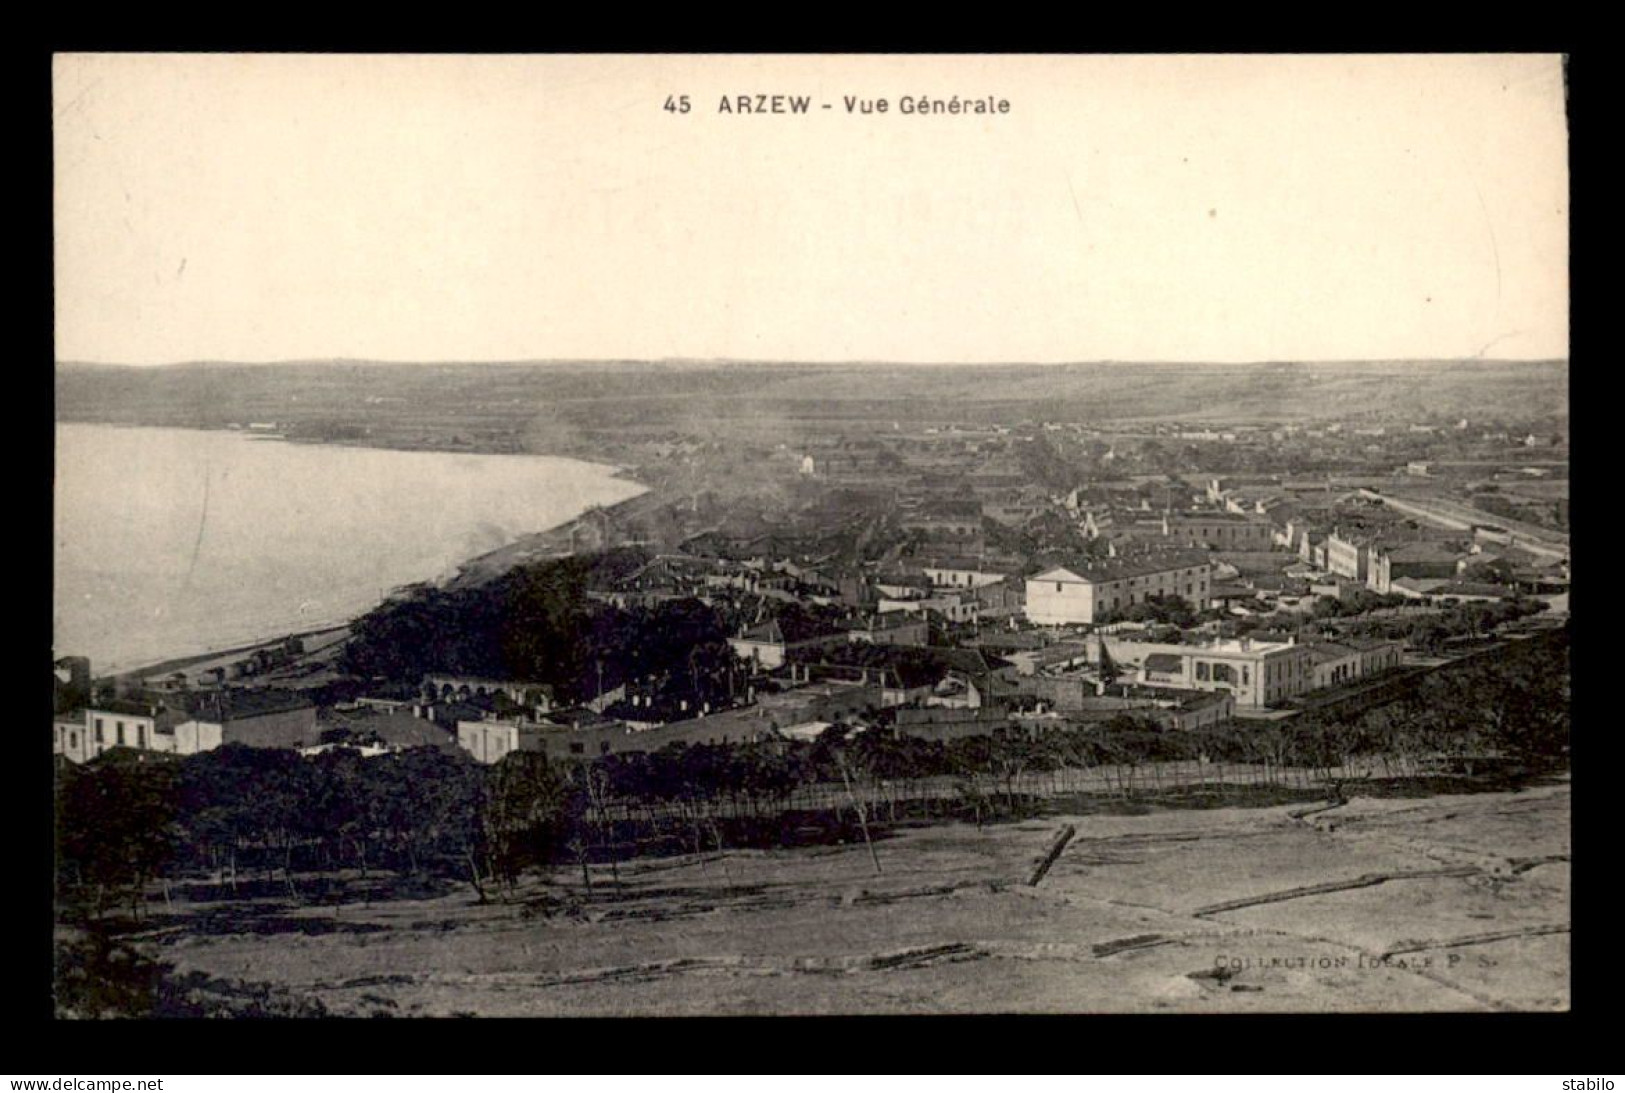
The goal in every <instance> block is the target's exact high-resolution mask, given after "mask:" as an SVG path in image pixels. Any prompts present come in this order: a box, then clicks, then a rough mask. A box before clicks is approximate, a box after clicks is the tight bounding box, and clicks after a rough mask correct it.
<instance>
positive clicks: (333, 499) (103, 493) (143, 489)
mask: <svg viewBox="0 0 1625 1093" xmlns="http://www.w3.org/2000/svg"><path fill="white" fill-rule="evenodd" d="M642 492H644V489H643V487H642V486H640V485H638V484H637V483H635V482H631V481H629V480H627V479H624V478H617V477H615V468H613V467H606V466H602V465H599V464H593V463H584V462H580V461H577V460H572V459H560V458H554V457H549V456H530V455H474V454H463V453H452V452H404V451H390V450H385V449H375V448H352V447H340V446H333V445H310V444H294V443H288V442H284V441H280V440H274V439H256V438H255V437H254V436H253V434H249V433H243V432H235V431H231V432H207V431H201V430H189V429H164V428H142V427H125V426H111V425H91V424H73V423H59V424H58V425H57V427H56V482H55V501H56V504H55V521H54V522H55V529H54V534H55V540H54V542H55V550H54V552H53V555H54V557H53V624H54V625H53V635H52V639H53V645H54V647H55V655H56V656H58V657H60V656H67V655H70V654H72V655H80V656H88V657H90V658H91V666H92V669H93V670H94V671H95V672H96V673H97V674H102V673H104V672H108V671H121V670H127V669H130V668H133V667H139V666H141V665H145V664H151V663H155V662H157V661H159V660H163V659H167V658H170V657H176V656H187V655H191V654H194V653H201V652H205V651H209V650H214V649H222V648H226V647H229V646H232V645H240V644H246V643H249V642H253V641H259V640H265V639H269V638H274V637H277V636H280V635H282V634H287V633H292V632H295V631H299V630H309V629H315V628H317V627H320V626H325V625H331V624H338V623H342V622H344V621H347V620H348V619H350V618H352V617H354V616H355V615H357V614H359V613H361V612H363V611H365V610H367V609H368V608H370V607H371V606H373V605H375V604H377V603H378V602H379V601H381V600H382V599H383V598H384V597H385V596H386V595H388V593H389V592H390V591H391V590H392V589H394V588H396V587H398V586H400V585H403V584H410V583H413V582H417V581H425V580H438V579H442V578H445V577H447V576H450V575H451V574H453V573H455V571H456V570H457V568H458V566H459V565H460V564H461V563H463V562H466V561H467V560H468V559H470V558H472V557H475V556H477V555H479V554H483V553H485V552H487V551H490V550H495V549H497V548H498V547H502V546H506V545H507V544H509V543H512V542H514V541H515V540H517V539H518V538H520V537H522V536H524V535H528V534H532V533H534V532H538V531H543V530H546V529H548V528H552V527H557V526H558V525H560V524H563V523H566V522H568V521H570V520H572V519H574V518H575V517H576V516H579V515H580V514H581V513H582V512H584V511H586V510H587V509H588V508H589V507H591V506H593V505H611V504H615V503H617V502H619V501H623V500H626V499H627V498H630V497H634V496H636V495H638V494H640V493H642Z"/></svg>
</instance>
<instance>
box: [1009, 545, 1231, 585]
mask: <svg viewBox="0 0 1625 1093" xmlns="http://www.w3.org/2000/svg"><path fill="white" fill-rule="evenodd" d="M1209 564H1210V562H1209V560H1208V556H1207V554H1206V553H1200V552H1196V551H1169V552H1166V553H1161V554H1145V555H1140V556H1138V557H1133V558H1106V559H1097V558H1072V559H1069V560H1065V561H1062V562H1061V563H1060V564H1059V565H1056V566H1052V567H1050V568H1049V569H1046V570H1044V572H1043V573H1040V574H1038V579H1045V578H1046V577H1047V575H1048V574H1050V573H1053V572H1055V571H1056V570H1065V571H1067V572H1069V573H1071V574H1073V575H1074V576H1077V577H1079V578H1082V579H1083V580H1085V581H1089V582H1094V581H1119V580H1124V579H1126V578H1129V577H1144V576H1149V575H1151V574H1154V573H1167V572H1169V571H1170V570H1174V569H1191V568H1194V567H1196V566H1205V565H1209Z"/></svg>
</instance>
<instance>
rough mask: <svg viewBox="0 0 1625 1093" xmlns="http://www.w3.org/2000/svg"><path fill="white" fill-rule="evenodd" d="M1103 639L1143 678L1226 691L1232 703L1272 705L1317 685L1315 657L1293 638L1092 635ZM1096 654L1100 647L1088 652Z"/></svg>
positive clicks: (1166, 684) (1159, 683) (1114, 654)
mask: <svg viewBox="0 0 1625 1093" xmlns="http://www.w3.org/2000/svg"><path fill="white" fill-rule="evenodd" d="M1089 640H1090V641H1091V642H1093V641H1102V642H1104V643H1106V648H1107V649H1108V650H1109V651H1110V653H1111V656H1112V659H1113V660H1114V661H1115V662H1117V663H1118V664H1119V665H1120V666H1121V665H1129V666H1133V667H1137V668H1139V669H1140V678H1141V680H1142V681H1143V682H1145V683H1149V684H1153V685H1156V686H1163V687H1179V688H1184V689H1186V690H1193V691H1227V692H1229V693H1230V694H1232V695H1234V696H1235V700H1236V705H1237V706H1242V707H1249V708H1253V709H1258V708H1262V707H1265V706H1271V705H1274V704H1275V703H1277V702H1281V701H1283V700H1284V699H1288V698H1291V697H1293V696H1294V695H1300V694H1303V693H1304V692H1305V691H1309V690H1313V689H1314V687H1315V672H1314V668H1315V658H1314V655H1313V654H1312V653H1311V652H1310V650H1309V647H1308V646H1305V645H1298V644H1297V643H1295V642H1291V641H1285V642H1278V641H1255V640H1253V639H1251V638H1226V639H1222V640H1214V641H1209V642H1204V643H1203V644H1200V645H1166V644H1162V643H1160V642H1145V641H1127V640H1118V639H1116V638H1112V637H1106V636H1101V637H1091V638H1090V639H1089ZM1092 659H1095V660H1098V659H1099V657H1098V653H1097V654H1095V656H1094V657H1093V658H1092Z"/></svg>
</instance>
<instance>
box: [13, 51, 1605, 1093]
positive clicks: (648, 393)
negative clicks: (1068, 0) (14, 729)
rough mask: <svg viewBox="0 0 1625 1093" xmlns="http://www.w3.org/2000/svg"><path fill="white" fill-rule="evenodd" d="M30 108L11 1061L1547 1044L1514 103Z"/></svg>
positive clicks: (1174, 74) (1418, 97)
mask: <svg viewBox="0 0 1625 1093" xmlns="http://www.w3.org/2000/svg"><path fill="white" fill-rule="evenodd" d="M51 72H52V88H51V110H52V123H51V130H52V158H53V168H52V203H53V220H52V236H53V247H54V253H53V258H54V275H53V276H54V281H53V289H54V328H55V361H54V381H53V386H54V392H53V397H54V407H55V409H54V426H53V427H54V443H55V451H54V465H53V468H54V478H53V502H54V504H53V508H54V512H53V539H52V559H51V560H52V584H51V593H50V600H51V609H52V634H51V642H52V651H51V657H52V661H53V669H54V674H53V685H54V702H53V709H54V723H53V730H52V756H51V758H52V759H53V766H52V772H51V774H50V775H49V777H50V778H51V779H52V786H53V802H54V809H55V815H54V834H55V839H54V853H53V866H54V873H53V878H54V892H53V895H52V901H51V912H52V925H53V939H52V945H53V954H54V957H53V960H54V964H53V966H54V1001H53V1011H54V1014H55V1016H56V1017H57V1018H59V1019H65V1020H89V1019H106V1018H227V1019H230V1018H259V1017H276V1018H352V1017H368V1018H370V1017H406V1018H414V1017H417V1018H434V1017H508V1018H514V1017H520V1018H529V1017H615V1018H619V1017H628V1018H647V1017H678V1016H681V1017H715V1016H772V1017H808V1016H824V1015H840V1016H860V1015H861V1016H902V1015H959V1014H984V1015H1010V1014H1019V1015H1049V1014H1054V1015H1077V1014H1136V1015H1154V1014H1184V1015H1189V1014H1304V1013H1330V1014H1412V1013H1496V1012H1499V1013H1564V1012H1567V1011H1569V1009H1570V1007H1571V1003H1572V992H1571V962H1570V930H1571V924H1572V923H1571V887H1570V880H1571V876H1570V852H1571V819H1570V804H1571V799H1570V770H1571V768H1570V649H1569V635H1570V621H1569V620H1570V616H1569V594H1570V587H1569V586H1570V579H1571V573H1570V550H1569V467H1570V458H1569V445H1570V429H1569V402H1570V399H1569V382H1570V375H1569V355H1570V349H1569V341H1570V319H1569V316H1570V285H1569V232H1570V229H1569V191H1570V179H1569V121H1568V72H1567V62H1566V60H1565V58H1564V57H1562V56H1559V55H1553V54H1530V53H1495V54H1472V53H1456V54H1383V55H1365V54H1360V55H1339V54H1313V55H1309V54H1305V55H1298V54H1189V55H1187V54H1144V55H1142V54H1087V55H1013V54H1012V55H1000V54H958V55H920V54H898V55H888V54H784V55H779V54H772V55H758V54H545V55H542V54H538V55H519V54H511V55H507V54H482V55H472V54H470V55H460V54H384V53H375V54H334V53H324V54H316V53H310V54H296V53H278V54H272V53H263V54H257V53H59V54H57V55H56V56H55V57H54V58H53V59H52V65H51ZM43 759H44V757H43V755H42V763H43ZM43 777H44V775H43V774H42V776H41V778H42V780H43ZM211 1027H212V1026H211ZM346 1027H350V1026H346ZM485 1027H490V1026H485ZM1610 1088H1611V1086H1610Z"/></svg>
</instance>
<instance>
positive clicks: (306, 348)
mask: <svg viewBox="0 0 1625 1093" xmlns="http://www.w3.org/2000/svg"><path fill="white" fill-rule="evenodd" d="M775 92H777V93H783V94H786V95H792V94H793V95H807V96H810V97H811V101H812V104H813V105H812V107H811V110H810V112H809V113H808V114H806V115H791V114H786V115H780V116H774V115H769V116H748V115H737V114H720V113H718V109H717V108H718V100H719V99H720V98H722V97H723V96H725V95H726V96H728V97H730V98H733V97H735V96H738V95H742V94H750V95H755V94H759V93H760V94H772V93H775ZM684 93H686V94H687V95H688V96H689V100H690V103H691V110H690V112H689V113H687V114H673V113H670V112H667V111H665V110H663V109H662V104H663V103H664V102H665V101H666V98H667V96H668V95H675V94H684ZM1563 94H1564V92H1563V85H1562V75H1561V66H1560V62H1559V60H1558V59H1557V58H1556V57H1551V56H1532V55H1513V56H1446V57H1217V56H1215V57H1195V58H1192V57H952V58H928V57H769V58H756V57H489V56H482V57H456V56H432V57H380V56H367V57H334V56H285V55H280V56H279V55H198V56H187V55H167V56H157V55H83V54H73V55H61V56H59V57H58V58H57V59H56V64H55V96H54V97H55V102H54V114H55V163H56V166H55V170H56V176H55V177H56V185H55V196H56V213H55V230H56V277H57V354H58V357H59V359H62V360H89V361H102V362H109V363H129V364H158V363H169V362H174V361H182V360H201V359H207V360H236V361H271V360H288V359H329V358H337V357H347V358H366V359H384V360H404V361H432V360H456V361H471V360H524V359H642V358H655V359H658V358H671V357H697V358H734V359H758V360H759V359H766V360H808V361H815V360H864V361H885V360H895V361H981V362H1001V361H1023V362H1049V361H1091V360H1196V361H1248V360H1348V359H1363V358H1380V359H1395V358H1401V359H1411V358H1428V357H1440V358H1459V357H1470V356H1474V355H1484V356H1488V357H1496V358H1519V357H1531V358H1547V357H1566V356H1567V355H1568V337H1569V319H1568V279H1567V277H1568V275H1567V267H1568V230H1569V217H1568V171H1567V132H1566V124H1565V121H1564V117H1563ZM846 95H852V96H856V97H860V98H863V99H875V98H886V99H888V100H890V109H889V111H888V112H887V113H886V114H884V115H879V114H874V115H859V114H848V112H847V109H846V106H845V103H844V101H843V96H846ZM905 95H912V96H915V97H919V96H922V95H923V96H927V97H930V98H943V99H947V98H951V97H953V96H955V95H957V96H959V97H960V98H961V99H966V98H969V99H981V98H986V97H988V96H993V97H995V98H1003V99H1006V100H1008V101H1009V103H1010V111H1009V113H1008V114H1003V115H993V116H986V115H981V116H978V115H962V116H937V115H931V116H917V115H914V116H910V115H903V114H902V113H900V111H899V105H900V100H901V98H902V97H903V96H905ZM826 102H827V103H829V104H830V105H831V107H832V109H829V110H825V109H822V104H823V103H826Z"/></svg>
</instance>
